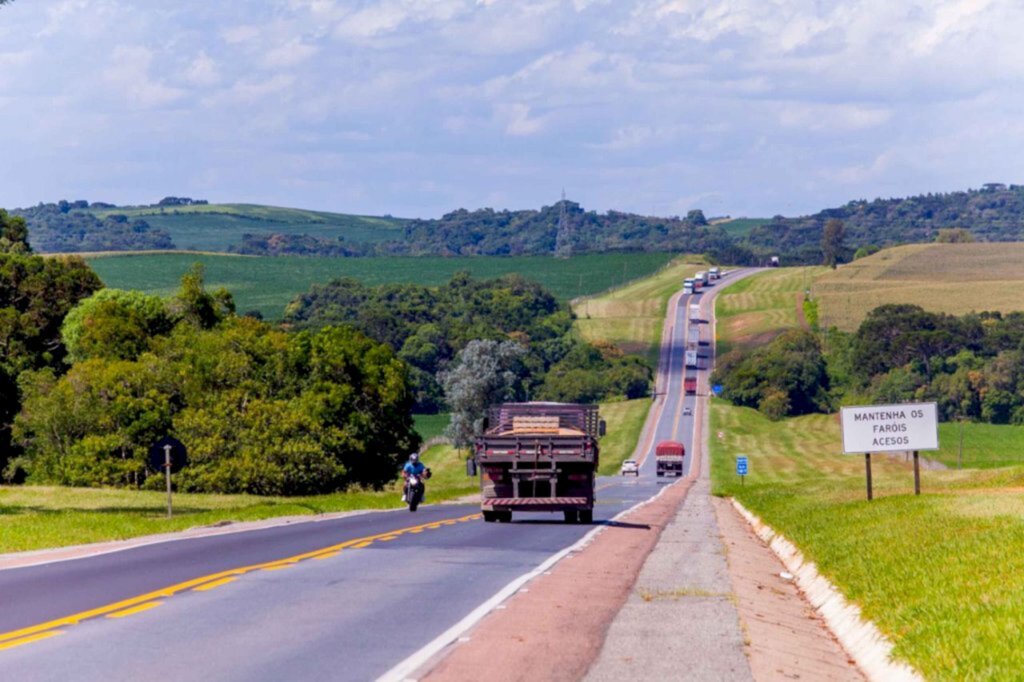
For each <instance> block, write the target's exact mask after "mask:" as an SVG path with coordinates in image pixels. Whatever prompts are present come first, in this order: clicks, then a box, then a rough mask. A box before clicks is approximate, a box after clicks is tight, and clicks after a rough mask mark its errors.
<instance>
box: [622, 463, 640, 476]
mask: <svg viewBox="0 0 1024 682" xmlns="http://www.w3.org/2000/svg"><path fill="white" fill-rule="evenodd" d="M626 474H633V475H634V476H639V475H640V465H639V464H637V463H636V460H635V459H627V460H626V461H625V462H623V463H622V475H623V476H625V475H626Z"/></svg>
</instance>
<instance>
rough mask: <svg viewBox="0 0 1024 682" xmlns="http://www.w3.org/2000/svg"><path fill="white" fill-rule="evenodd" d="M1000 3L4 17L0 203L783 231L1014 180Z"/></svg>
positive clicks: (1010, 43)
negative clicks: (711, 224) (604, 219)
mask: <svg viewBox="0 0 1024 682" xmlns="http://www.w3.org/2000/svg"><path fill="white" fill-rule="evenodd" d="M1021 35H1024V4H1021V3H1019V2H1015V1H1013V0H1005V1H995V0H992V1H989V0H952V1H948V2H939V1H922V2H906V1H902V0H901V1H899V2H892V1H891V0H866V1H864V2H857V3H852V2H846V3H835V2H826V1H824V0H818V1H815V0H720V1H717V2H715V1H711V0H279V1H276V2H275V1H271V0H267V1H265V2H255V1H232V2H210V1H209V0H145V1H142V0H139V1H137V2H129V1H127V0H15V2H14V3H13V4H11V5H7V6H5V7H3V8H2V9H0V155H2V159H3V163H2V164H0V206H6V207H15V206H26V205H31V204H34V203H37V202H39V201H55V200H57V199H60V198H67V199H82V198H84V199H88V200H90V201H109V202H114V203H119V204H131V203H150V202H153V201H156V200H158V199H160V198H161V197H163V196H166V195H179V196H182V195H184V196H192V197H201V198H207V199H209V200H211V201H218V202H219V201H225V202H226V201H246V202H256V203H269V204H277V205H284V206H301V207H306V208H318V209H324V210H336V211H342V212H354V213H369V214H383V213H390V214H393V215H399V216H420V217H436V216H439V215H441V214H442V213H444V212H446V211H448V210H451V209H453V208H458V207H465V208H479V207H484V206H492V207H495V208H531V207H539V206H540V205H542V204H550V203H552V202H554V201H556V200H557V199H558V197H559V194H560V192H561V190H562V188H563V187H564V188H565V190H566V193H567V195H568V196H569V197H570V198H571V199H574V200H576V201H579V202H580V203H582V204H583V205H584V207H586V208H588V209H596V210H599V211H605V210H608V209H618V210H626V211H635V212H639V213H646V214H657V215H673V214H682V213H685V212H686V210H688V209H690V208H702V209H703V210H704V211H705V213H706V214H708V215H709V216H711V215H724V214H731V215H733V216H740V215H750V216H770V215H773V214H776V213H781V214H785V215H796V214H801V213H808V212H813V211H816V210H818V209H821V208H824V207H827V206H833V205H838V204H841V203H845V202H846V201H847V200H850V199H857V198H868V199H870V198H874V197H877V196H883V197H888V196H904V195H908V194H916V193H923V192H929V191H950V190H956V189H964V188H967V187H977V186H980V185H981V184H982V183H985V182H990V181H999V182H1021V181H1024V177H1022V174H1021V173H1020V172H1019V170H1018V169H1019V165H1020V164H1019V159H1020V158H1021V157H1022V156H1024V154H1022V152H1024V135H1022V133H1024V88H1022V87H1021V85H1022V75H1024V73H1022V72H1024V40H1022V39H1021Z"/></svg>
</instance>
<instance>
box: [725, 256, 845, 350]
mask: <svg viewBox="0 0 1024 682" xmlns="http://www.w3.org/2000/svg"><path fill="white" fill-rule="evenodd" d="M825 271H826V269H825V268H820V267H818V268H816V267H808V268H773V269H770V270H765V271H764V272H761V273H758V274H756V275H753V276H751V277H747V278H745V279H742V280H740V281H738V282H736V283H735V284H730V285H728V287H727V288H726V289H725V290H724V291H722V292H721V293H719V294H718V298H717V299H716V300H715V317H716V330H715V331H716V334H717V337H718V339H717V341H718V354H719V355H724V354H725V353H727V352H729V351H731V350H735V349H737V348H740V349H742V348H753V347H756V346H759V345H761V344H764V343H767V342H768V341H770V340H771V339H772V338H774V337H775V336H777V335H778V334H779V332H781V331H782V330H784V329H789V328H792V327H796V326H799V325H800V324H802V312H801V310H802V306H803V300H804V290H805V289H807V287H808V286H810V283H811V282H812V281H814V278H815V277H817V276H819V275H821V274H822V273H823V272H825Z"/></svg>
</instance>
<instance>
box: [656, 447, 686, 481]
mask: <svg viewBox="0 0 1024 682" xmlns="http://www.w3.org/2000/svg"><path fill="white" fill-rule="evenodd" d="M685 456H686V446H685V445H683V444H682V443H680V442H678V441H674V440H663V441H661V442H660V443H658V445H657V446H655V448H654V460H655V465H656V466H655V472H656V473H657V475H658V476H682V475H683V458H684V457H685Z"/></svg>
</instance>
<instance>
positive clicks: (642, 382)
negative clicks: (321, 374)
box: [285, 273, 652, 412]
mask: <svg viewBox="0 0 1024 682" xmlns="http://www.w3.org/2000/svg"><path fill="white" fill-rule="evenodd" d="M285 324H286V325H287V326H289V327H292V328H295V329H317V328H320V327H323V326H324V325H347V326H351V327H353V328H355V329H357V330H359V331H360V332H362V333H363V334H366V335H367V336H368V337H370V338H372V339H374V340H375V341H378V342H380V343H384V344H387V345H388V346H390V347H391V348H392V349H393V350H394V351H395V352H396V353H397V354H398V357H400V358H401V359H403V360H405V361H406V362H407V363H408V364H409V366H410V375H411V380H412V383H413V385H414V386H415V391H416V410H417V411H419V412H434V411H437V410H438V409H441V408H442V407H443V405H444V403H445V395H444V391H443V388H442V384H443V376H444V374H445V372H446V371H449V370H450V369H451V368H452V366H453V364H454V363H455V361H456V359H457V356H458V355H459V354H460V353H461V352H462V351H463V350H464V349H465V348H466V347H467V346H468V345H469V344H470V343H472V342H474V341H480V340H490V341H506V340H512V341H515V342H517V343H518V344H519V345H520V346H521V347H522V348H523V351H524V352H523V353H522V354H521V355H520V356H518V357H517V358H516V361H515V362H514V363H512V365H511V366H510V367H508V368H506V369H507V370H508V371H510V372H511V373H512V374H514V375H515V379H514V381H513V382H512V384H511V385H510V389H509V390H510V393H511V396H512V397H515V398H518V399H527V398H534V399H544V400H566V401H570V402H572V401H580V402H598V401H601V400H606V399H609V398H614V397H620V396H621V397H627V398H635V397H639V396H643V395H647V394H648V392H649V384H650V380H651V376H652V372H651V369H650V368H649V367H648V366H647V365H646V364H644V363H643V362H641V361H640V360H638V359H636V358H627V357H624V356H623V355H622V353H621V352H620V351H618V350H617V349H615V348H614V347H601V348H598V347H594V346H592V345H590V344H587V343H585V342H583V341H581V340H580V339H578V338H577V337H576V336H575V335H573V334H572V333H571V327H572V312H571V310H570V309H569V307H568V305H566V304H564V303H560V302H559V301H558V300H557V299H556V298H555V297H554V296H553V295H552V294H551V293H550V292H548V291H546V290H545V289H543V288H542V287H541V286H540V285H538V284H536V283H534V282H531V281H528V280H526V279H523V278H522V277H519V276H515V275H510V276H506V277H501V278H498V279H493V280H476V279H473V278H472V277H470V276H469V275H468V274H466V273H458V274H456V275H455V276H454V277H452V279H451V280H450V281H449V282H448V283H447V284H445V285H443V286H441V287H437V288H432V287H426V286H419V285H414V284H407V285H399V284H391V285H383V286H378V287H368V286H365V285H363V284H362V283H360V282H359V281H357V280H354V279H349V278H342V279H338V280H334V281H333V282H330V283H328V284H325V285H317V286H314V287H313V288H312V290H311V291H310V292H309V293H307V294H304V295H302V296H300V297H298V298H297V299H296V300H295V301H293V302H292V303H291V304H290V305H289V306H288V308H287V310H286V311H285Z"/></svg>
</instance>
